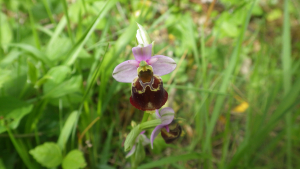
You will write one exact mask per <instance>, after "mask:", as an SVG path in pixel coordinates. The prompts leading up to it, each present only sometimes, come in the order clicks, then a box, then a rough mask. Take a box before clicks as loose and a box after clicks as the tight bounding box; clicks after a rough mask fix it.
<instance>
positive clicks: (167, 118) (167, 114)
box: [150, 107, 174, 149]
mask: <svg viewBox="0 0 300 169" xmlns="http://www.w3.org/2000/svg"><path fill="white" fill-rule="evenodd" d="M155 115H156V118H158V119H161V124H160V125H158V126H156V127H155V128H154V130H153V131H152V133H151V137H150V142H151V148H152V149H153V141H154V139H155V137H156V136H157V135H158V134H159V133H160V131H161V129H163V128H164V129H166V131H167V132H169V131H170V130H169V127H168V125H169V124H171V122H172V121H173V119H174V110H173V109H172V108H170V107H166V108H163V109H161V111H160V113H159V111H158V110H157V109H156V110H155Z"/></svg>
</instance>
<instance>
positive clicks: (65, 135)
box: [57, 111, 78, 150]
mask: <svg viewBox="0 0 300 169" xmlns="http://www.w3.org/2000/svg"><path fill="white" fill-rule="evenodd" d="M77 116H78V112H77V111H74V112H72V113H71V114H70V116H69V117H68V119H67V121H66V123H65V125H64V127H63V129H62V131H61V133H60V135H59V138H58V141H57V144H58V145H59V147H60V148H61V149H62V150H64V149H65V145H66V143H67V141H68V139H69V136H70V134H71V132H72V129H73V127H74V125H75V122H76V119H77Z"/></svg>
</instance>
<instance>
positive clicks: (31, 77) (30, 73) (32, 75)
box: [27, 60, 38, 84]
mask: <svg viewBox="0 0 300 169" xmlns="http://www.w3.org/2000/svg"><path fill="white" fill-rule="evenodd" d="M27 65H28V70H27V82H28V83H31V84H35V82H36V81H37V76H38V74H37V70H36V67H35V65H34V64H33V63H32V62H30V61H29V60H27Z"/></svg>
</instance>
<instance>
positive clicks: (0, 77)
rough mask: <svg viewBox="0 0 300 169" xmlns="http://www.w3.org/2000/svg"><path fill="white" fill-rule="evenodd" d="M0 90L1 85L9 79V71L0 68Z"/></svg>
mask: <svg viewBox="0 0 300 169" xmlns="http://www.w3.org/2000/svg"><path fill="white" fill-rule="evenodd" d="M0 72H1V73H0V88H2V87H3V84H4V83H5V82H6V81H7V80H8V79H9V78H10V75H11V71H10V70H5V69H1V68H0Z"/></svg>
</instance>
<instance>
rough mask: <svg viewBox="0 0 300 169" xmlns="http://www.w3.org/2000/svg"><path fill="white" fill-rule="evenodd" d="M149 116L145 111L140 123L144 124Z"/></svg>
mask: <svg viewBox="0 0 300 169" xmlns="http://www.w3.org/2000/svg"><path fill="white" fill-rule="evenodd" d="M149 115H150V113H147V112H146V111H145V112H144V115H143V119H142V122H141V123H143V122H146V121H147V120H148V117H149Z"/></svg>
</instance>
